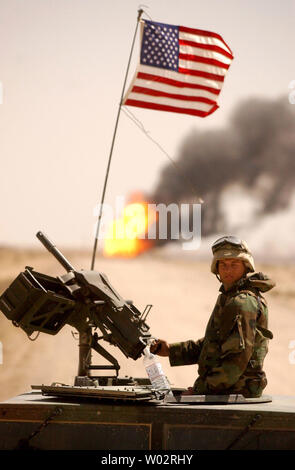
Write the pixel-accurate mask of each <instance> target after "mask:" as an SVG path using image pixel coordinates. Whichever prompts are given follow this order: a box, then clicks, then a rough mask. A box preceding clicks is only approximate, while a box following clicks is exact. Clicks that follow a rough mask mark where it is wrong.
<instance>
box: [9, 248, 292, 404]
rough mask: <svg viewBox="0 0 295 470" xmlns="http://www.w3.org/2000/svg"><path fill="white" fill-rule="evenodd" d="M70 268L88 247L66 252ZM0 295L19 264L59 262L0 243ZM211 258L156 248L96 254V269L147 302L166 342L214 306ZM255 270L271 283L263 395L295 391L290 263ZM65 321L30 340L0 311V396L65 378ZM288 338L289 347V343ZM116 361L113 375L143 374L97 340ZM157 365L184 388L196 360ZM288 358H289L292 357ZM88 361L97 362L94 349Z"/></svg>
mask: <svg viewBox="0 0 295 470" xmlns="http://www.w3.org/2000/svg"><path fill="white" fill-rule="evenodd" d="M65 255H66V256H67V257H68V259H69V260H70V261H71V263H72V264H73V265H74V266H75V267H76V268H77V269H81V268H84V269H89V266H90V260H91V253H90V252H81V251H80V252H75V251H69V250H67V251H65ZM0 260H1V264H0V294H1V293H2V292H3V291H4V290H5V289H6V287H8V285H9V284H10V283H11V282H12V280H13V279H14V278H15V277H16V276H17V275H18V274H19V272H21V271H22V270H23V269H24V267H25V266H26V265H29V266H33V267H34V268H35V269H36V270H37V271H39V272H44V273H47V274H50V275H53V276H57V275H60V274H62V273H64V270H63V268H62V267H61V266H60V265H59V264H58V262H57V261H56V260H55V259H54V258H53V257H52V256H51V255H50V254H49V253H47V252H46V251H45V250H42V249H41V250H40V251H33V250H28V249H26V250H21V249H13V248H11V247H9V248H8V247H6V248H5V247H2V248H0ZM209 264H210V260H209V258H208V260H202V261H196V259H195V258H194V259H190V258H189V257H186V258H185V259H184V258H181V257H171V256H168V255H167V253H166V252H165V251H164V250H162V249H159V248H157V249H155V250H151V251H149V252H147V253H144V254H143V255H141V256H138V257H136V258H133V259H115V258H103V257H102V256H98V257H97V262H96V269H97V270H99V271H102V272H104V273H106V274H107V275H108V277H109V280H110V281H111V283H112V284H113V286H114V287H115V289H116V290H117V291H118V292H119V293H120V294H121V295H122V296H123V297H124V298H126V299H132V300H133V302H134V304H135V305H136V306H137V307H138V308H139V309H140V310H142V309H143V308H144V307H145V305H146V304H153V308H152V310H151V313H150V315H149V317H148V320H147V323H148V324H149V325H150V328H151V333H152V334H153V335H154V336H156V337H159V338H164V339H166V340H167V341H168V342H175V341H183V340H187V339H198V338H201V337H202V336H203V334H204V330H205V327H206V324H207V321H208V318H209V315H210V313H211V311H212V309H213V306H214V303H215V300H216V298H217V292H218V288H219V283H218V281H217V279H216V278H215V277H214V276H213V275H212V274H211V273H210V270H209ZM256 267H257V271H262V272H264V273H267V274H268V275H270V276H271V277H272V278H273V279H274V280H275V281H276V287H275V288H274V289H273V290H272V291H270V292H269V293H267V294H266V295H265V297H266V298H267V300H268V303H269V318H270V321H269V328H270V329H271V330H272V332H273V334H274V339H273V340H272V341H270V343H269V353H268V355H267V357H266V360H265V371H266V374H267V377H268V386H267V388H266V389H265V393H267V394H274V395H295V286H294V279H295V266H294V265H283V264H275V265H274V264H272V265H265V264H264V265H262V264H259V263H257V266H256ZM72 330H73V328H71V327H69V326H66V327H64V328H63V329H62V330H61V331H60V333H59V334H57V335H55V336H51V335H46V334H43V333H41V334H40V335H39V337H38V339H37V340H36V341H34V342H32V341H30V340H29V339H28V338H27V336H26V334H25V332H24V331H23V330H21V329H20V328H16V327H15V326H13V325H12V323H11V322H10V321H9V320H7V319H6V317H5V316H4V315H3V314H2V313H1V312H0V341H1V343H2V347H3V361H2V362H3V363H2V364H0V384H1V389H0V400H1V401H3V400H6V399H8V398H9V397H12V396H15V395H18V394H21V393H24V392H27V391H29V390H30V386H31V385H32V384H51V383H52V382H62V383H65V384H72V383H73V380H74V376H75V375H76V373H77V367H78V346H77V344H78V343H77V341H76V340H75V339H74V337H73V335H72ZM292 341H293V345H292ZM103 346H104V347H105V348H106V349H108V350H109V351H110V352H111V353H112V354H113V355H115V357H116V358H117V360H118V361H119V363H120V365H121V371H120V376H125V375H128V376H129V375H131V376H135V377H145V370H144V367H143V361H142V358H140V359H138V360H137V361H134V360H133V359H127V358H125V356H124V355H123V354H122V353H121V352H120V351H119V349H118V348H115V347H113V346H109V345H108V344H107V343H104V344H103ZM160 360H161V363H162V365H163V369H164V371H165V373H166V375H167V376H168V378H169V380H170V382H171V383H172V384H173V385H174V386H178V387H188V386H191V385H192V384H193V382H194V380H195V378H196V376H197V366H196V365H191V366H182V367H170V365H169V361H168V359H167V358H161V359H160ZM293 362H294V363H293ZM93 363H94V364H96V363H103V362H102V361H100V360H99V357H98V356H97V354H96V353H93Z"/></svg>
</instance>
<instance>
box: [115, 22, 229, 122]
mask: <svg viewBox="0 0 295 470" xmlns="http://www.w3.org/2000/svg"><path fill="white" fill-rule="evenodd" d="M232 60H233V54H232V51H231V50H230V48H229V47H228V45H227V44H226V43H225V41H224V40H223V39H222V37H221V36H220V35H219V34H216V33H212V32H210V31H203V30H201V29H192V28H186V27H185V26H174V25H170V24H164V23H155V22H154V21H147V20H145V21H142V23H141V48H140V63H139V65H138V66H137V70H136V72H135V75H134V78H133V80H132V83H131V85H130V87H129V89H128V91H127V93H126V95H125V96H124V99H123V103H122V104H123V105H127V106H139V107H140V108H149V109H157V110H161V111H170V112H174V113H182V114H192V115H194V116H200V117H206V116H209V114H212V113H213V112H214V111H216V109H218V107H219V106H218V105H217V98H218V95H219V93H220V91H221V88H222V85H223V82H224V78H225V75H226V72H227V70H228V69H229V67H230V64H231V61H232Z"/></svg>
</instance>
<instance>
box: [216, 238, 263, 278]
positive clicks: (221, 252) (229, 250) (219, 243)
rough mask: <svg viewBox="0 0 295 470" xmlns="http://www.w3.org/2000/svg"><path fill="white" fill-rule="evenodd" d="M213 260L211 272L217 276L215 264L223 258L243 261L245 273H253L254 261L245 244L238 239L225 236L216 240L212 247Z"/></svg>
mask: <svg viewBox="0 0 295 470" xmlns="http://www.w3.org/2000/svg"><path fill="white" fill-rule="evenodd" d="M212 253H213V260H212V263H211V272H212V273H213V274H216V275H217V274H218V268H217V262H218V261H219V260H221V259H224V258H238V259H241V260H242V261H244V263H245V266H246V268H247V272H254V271H255V266H254V259H253V256H252V253H251V252H250V250H249V248H248V245H247V243H246V242H245V241H244V240H241V239H240V238H238V237H234V236H232V235H227V236H224V237H221V238H218V240H216V241H215V242H214V243H213V245H212Z"/></svg>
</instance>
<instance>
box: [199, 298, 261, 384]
mask: <svg viewBox="0 0 295 470" xmlns="http://www.w3.org/2000/svg"><path fill="white" fill-rule="evenodd" d="M257 315H258V303H257V300H256V298H255V297H253V296H251V295H249V294H240V295H238V296H237V297H235V298H233V299H232V302H231V303H230V304H229V305H228V307H227V308H226V309H225V310H224V324H223V325H222V327H221V330H220V335H221V360H220V365H219V367H215V368H212V371H210V374H209V375H208V376H207V377H206V379H205V380H206V385H207V387H208V389H209V390H210V391H214V390H223V389H225V390H226V389H227V388H229V387H232V386H233V385H234V384H235V383H236V382H237V381H238V380H239V378H240V376H241V375H242V374H243V372H244V371H245V369H246V368H247V365H248V363H249V360H250V357H251V355H252V352H253V347H254V340H255V333H256V320H257Z"/></svg>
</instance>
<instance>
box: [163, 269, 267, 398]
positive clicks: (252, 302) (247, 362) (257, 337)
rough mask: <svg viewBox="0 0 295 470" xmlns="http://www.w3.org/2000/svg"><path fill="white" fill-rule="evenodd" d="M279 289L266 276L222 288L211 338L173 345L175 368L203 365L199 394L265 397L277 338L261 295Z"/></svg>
mask: <svg viewBox="0 0 295 470" xmlns="http://www.w3.org/2000/svg"><path fill="white" fill-rule="evenodd" d="M274 285H275V284H274V283H273V282H272V281H271V280H270V279H269V278H268V277H267V276H265V275H264V274H262V273H256V274H252V275H251V276H248V277H243V278H242V279H240V280H239V281H237V282H236V283H235V284H234V285H233V286H232V288H231V289H230V290H228V291H225V289H224V287H223V285H222V286H221V288H220V289H219V290H220V292H221V293H220V295H219V296H218V299H217V302H216V305H215V307H214V310H213V312H212V314H211V317H210V319H209V322H208V325H207V328H206V332H205V337H204V338H202V339H199V340H198V341H193V340H189V341H185V342H182V343H173V344H170V353H169V360H170V364H171V365H172V366H176V365H186V364H198V366H199V368H198V373H199V377H198V378H197V380H196V381H195V383H194V390H195V391H196V393H199V394H229V393H242V394H243V395H244V396H245V397H258V396H260V395H261V394H262V390H263V389H264V388H265V386H266V384H267V380H266V377H265V373H264V372H263V370H262V367H263V361H264V358H265V356H266V353H267V351H268V340H269V339H271V338H272V337H273V335H272V333H271V331H269V330H268V329H267V326H268V309H267V303H266V300H265V299H264V298H263V297H262V295H261V292H266V291H268V290H270V289H272V287H274Z"/></svg>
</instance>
